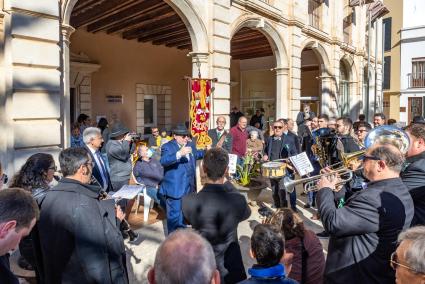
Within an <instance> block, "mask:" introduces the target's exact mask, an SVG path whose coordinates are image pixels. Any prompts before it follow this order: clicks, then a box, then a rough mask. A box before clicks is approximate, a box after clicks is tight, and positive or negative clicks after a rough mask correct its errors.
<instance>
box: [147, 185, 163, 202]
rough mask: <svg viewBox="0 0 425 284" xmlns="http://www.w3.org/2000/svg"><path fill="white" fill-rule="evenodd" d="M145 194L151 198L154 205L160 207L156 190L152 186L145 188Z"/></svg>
mask: <svg viewBox="0 0 425 284" xmlns="http://www.w3.org/2000/svg"><path fill="white" fill-rule="evenodd" d="M146 194H147V195H148V196H149V197H150V198H152V199H153V201H154V202H155V203H157V204H160V205H161V201H160V199H159V196H158V189H156V188H155V187H153V186H146Z"/></svg>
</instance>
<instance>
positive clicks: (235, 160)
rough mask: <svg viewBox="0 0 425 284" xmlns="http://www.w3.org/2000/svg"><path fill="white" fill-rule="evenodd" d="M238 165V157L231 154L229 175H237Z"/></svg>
mask: <svg viewBox="0 0 425 284" xmlns="http://www.w3.org/2000/svg"><path fill="white" fill-rule="evenodd" d="M237 163H238V156H237V155H235V154H229V174H234V173H236V164H237Z"/></svg>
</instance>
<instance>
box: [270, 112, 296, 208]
mask: <svg viewBox="0 0 425 284" xmlns="http://www.w3.org/2000/svg"><path fill="white" fill-rule="evenodd" d="M286 122H287V121H285V120H283V121H281V120H278V121H275V122H274V123H273V131H274V134H273V136H270V137H269V138H268V139H267V142H266V149H265V150H264V156H263V161H274V160H279V159H285V158H288V157H290V156H294V155H297V154H298V153H299V150H298V149H299V141H298V137H297V136H296V135H295V134H293V133H292V132H290V131H288V125H287V124H286ZM288 174H289V175H291V174H292V173H288ZM270 183H271V186H272V190H273V203H274V206H275V207H276V208H280V207H288V201H287V199H286V191H285V189H284V188H282V186H281V185H280V184H281V182H280V179H270ZM296 201H297V196H296V192H295V190H294V191H293V192H292V193H291V194H290V203H291V208H292V210H294V211H297V208H296Z"/></svg>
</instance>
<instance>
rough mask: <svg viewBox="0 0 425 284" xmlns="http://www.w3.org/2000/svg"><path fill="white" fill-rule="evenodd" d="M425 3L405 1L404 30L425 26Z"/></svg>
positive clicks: (420, 0)
mask: <svg viewBox="0 0 425 284" xmlns="http://www.w3.org/2000/svg"><path fill="white" fill-rule="evenodd" d="M424 13H425V1H424V0H404V1H403V28H410V27H416V26H425V17H424Z"/></svg>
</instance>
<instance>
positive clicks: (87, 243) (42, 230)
mask: <svg viewBox="0 0 425 284" xmlns="http://www.w3.org/2000/svg"><path fill="white" fill-rule="evenodd" d="M98 191H99V190H98V188H93V186H90V185H84V184H82V183H80V182H78V181H75V180H72V179H67V178H63V179H62V180H60V181H59V184H58V185H57V186H56V187H54V188H53V189H52V190H50V191H49V192H48V193H47V194H46V197H45V198H44V200H43V203H42V204H41V212H40V220H39V222H38V230H39V235H40V245H41V252H42V257H43V264H44V265H43V266H44V277H43V278H44V279H45V283H46V284H57V283H63V284H66V283H79V284H85V283H93V284H94V283H104V284H107V283H108V284H112V283H113V284H127V283H128V277H127V271H126V267H125V248H124V242H123V239H122V236H121V233H120V231H119V226H118V225H119V222H118V219H116V217H115V204H114V201H113V200H112V199H111V200H103V201H99V200H98V194H97V192H98Z"/></svg>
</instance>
